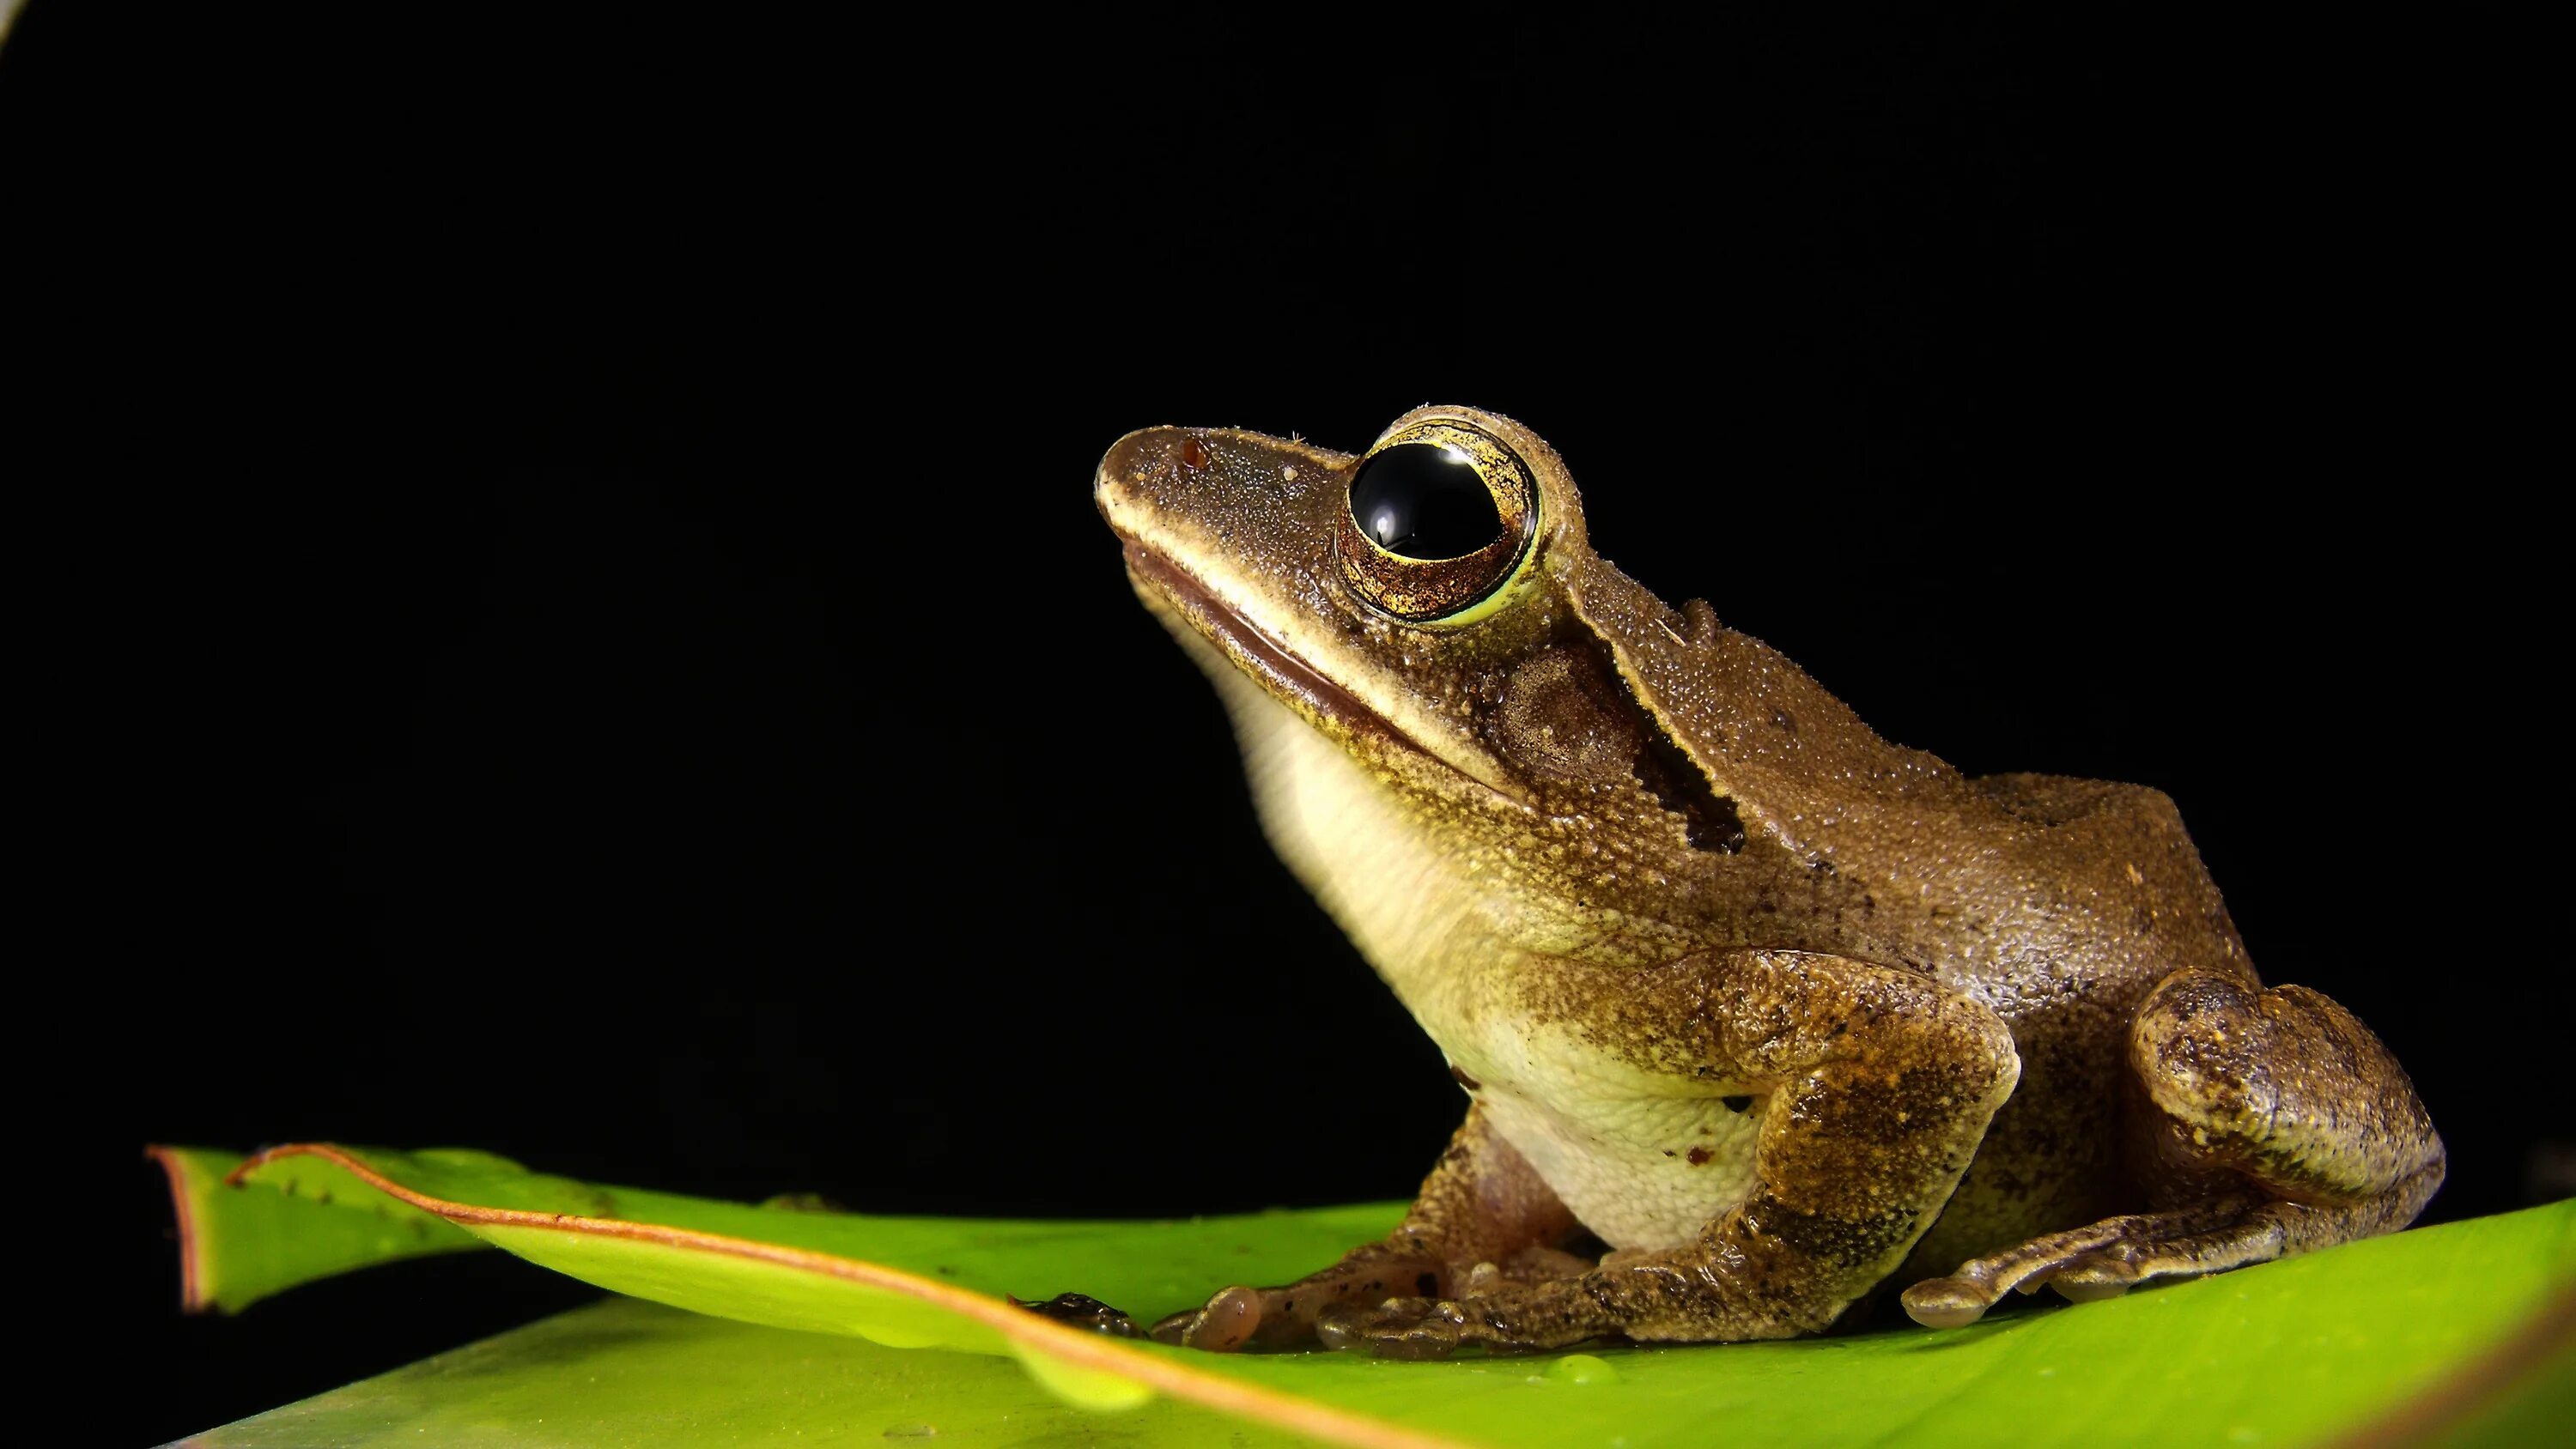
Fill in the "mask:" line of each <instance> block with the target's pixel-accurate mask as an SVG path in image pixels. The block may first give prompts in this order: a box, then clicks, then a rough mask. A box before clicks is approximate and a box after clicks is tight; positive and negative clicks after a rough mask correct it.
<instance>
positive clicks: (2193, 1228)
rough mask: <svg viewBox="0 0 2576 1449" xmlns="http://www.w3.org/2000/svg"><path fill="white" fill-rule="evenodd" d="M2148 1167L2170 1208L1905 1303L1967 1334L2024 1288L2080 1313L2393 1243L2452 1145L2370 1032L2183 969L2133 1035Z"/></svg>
mask: <svg viewBox="0 0 2576 1449" xmlns="http://www.w3.org/2000/svg"><path fill="white" fill-rule="evenodd" d="M2129 1065H2130V1067H2131V1069H2132V1071H2133V1072H2134V1074H2135V1082H2136V1087H2137V1091H2136V1092H2135V1094H2134V1096H2133V1103H2134V1107H2133V1114H2132V1115H2133V1119H2134V1120H2133V1128H2134V1129H2135V1135H2136V1137H2137V1139H2138V1141H2139V1143H2140V1153H2139V1156H2140V1162H2139V1171H2140V1173H2141V1175H2142V1176H2144V1177H2145V1178H2146V1180H2147V1186H2148V1188H2149V1192H2150V1196H2151V1197H2152V1198H2153V1199H2154V1200H2156V1201H2158V1202H2159V1203H2160V1204H2163V1205H2164V1210H2162V1211H2157V1212H2147V1213H2137V1214H2132V1215H2129V1216H2126V1217H2117V1218H2107V1219H2104V1220H2103V1221H2101V1222H2098V1223H2094V1224H2092V1225H2090V1226H2088V1227H2082V1228H2076V1229H2073V1230H2071V1231H2067V1232H2062V1233H2053V1234H2050V1235H2048V1236H2046V1237H2041V1238H2036V1239H2033V1240H2032V1241H2030V1242H2027V1243H2024V1244H2021V1245H2020V1246H2018V1247H2015V1248H2011V1249H2007V1250H2006V1251H2004V1252H2001V1253H1996V1254H1992V1255H1990V1256H1987V1257H1983V1258H1978V1259H1975V1260H1974V1261H1971V1262H1969V1263H1966V1264H1963V1265H1962V1266H1961V1267H1960V1268H1959V1270H1958V1271H1957V1272H1956V1273H1954V1274H1952V1275H1951V1276H1949V1277H1947V1278H1935V1279H1931V1280H1929V1281H1927V1282H1923V1283H1917V1284H1915V1285H1914V1286H1913V1287H1911V1288H1909V1289H1907V1290H1906V1291H1905V1295H1904V1302H1905V1311H1906V1312H1907V1313H1909V1314H1911V1315H1913V1317H1914V1319H1915V1321H1916V1322H1918V1323H1923V1324H1927V1325H1929V1326H1931V1327H1935V1328H1951V1327H1956V1326H1958V1325H1960V1324H1965V1323H1973V1322H1975V1321H1976V1320H1977V1319H1978V1318H1979V1317H1980V1316H1982V1315H1983V1314H1984V1313H1985V1311H1986V1310H1987V1309H1988V1308H1990V1307H1992V1306H1993V1305H1994V1304H1995V1302H1996V1301H1997V1300H1999V1299H2000V1298H2002V1296H2003V1295H2004V1294H2005V1293H2007V1292H2009V1291H2012V1290H2014V1289H2019V1290H2021V1291H2022V1292H2025V1293H2029V1292H2035V1291H2037V1290H2038V1289H2039V1288H2040V1287H2042V1286H2043V1285H2045V1286H2053V1287H2055V1288H2056V1289H2057V1290H2058V1292H2060V1293H2061V1294H2064V1295H2065V1296H2066V1297H2068V1298H2072V1299H2076V1300H2078V1301H2084V1300H2089V1299H2094V1298H2108V1297H2114V1296H2116V1295H2118V1294H2120V1293H2122V1292H2125V1291H2127V1289H2128V1288H2129V1286H2130V1285H2131V1284H2134V1283H2139V1282H2142V1281H2145V1280H2147V1279H2150V1278H2162V1277H2184V1276H2191V1275H2196V1274H2202V1273H2216V1272H2222V1271H2224V1270H2226V1269H2229V1268H2239V1267H2244V1266H2245V1265H2247V1264H2250V1263H2261V1262H2266V1261H2269V1260H2270V1259H2273V1258H2284V1257H2289V1256H2291V1255H2293V1254H2297V1253H2305V1252H2310V1251H2313V1250H2315V1249H2318V1248H2326V1247H2332V1246H2334V1245H2335V1244H2337V1243H2346V1242H2351V1241H2352V1240H2354V1239H2356V1238H2366V1237H2370V1236H2373V1235H2375V1234H2379V1233H2385V1232H2393V1231H2395V1230H2396V1229H2398V1228H2402V1227H2404V1226H2405V1225H2406V1224H2408V1223H2409V1222H2412V1221H2414V1218H2415V1215H2416V1214H2417V1213H2419V1212H2421V1211H2423V1208H2424V1204H2425V1202H2426V1201H2427V1200H2429V1199H2430V1198H2431V1197H2432V1196H2433V1190H2434V1189H2435V1188H2438V1187H2440V1186H2441V1185H2442V1170H2443V1157H2442V1139H2441V1138H2440V1137H2439V1136H2437V1135H2435V1133H2434V1131H2433V1123H2432V1120H2431V1118H2429V1117H2428V1116H2426V1115H2425V1112H2424V1105H2423V1103H2422V1102H2421V1101H2419V1100H2418V1099H2417V1098H2416V1095H2415V1088H2414V1085H2413V1084H2412V1083H2411V1082H2409V1081H2408V1080H2407V1078H2406V1073H2405V1071H2404V1069H2402V1068H2401V1067H2399V1066H2398V1065H2397V1059H2396V1058H2395V1057H2393V1056H2391V1055H2390V1054H2389V1052H2388V1049H2387V1048H2386V1047H2385V1046H2382V1045H2381V1044H2380V1042H2379V1039H2378V1038H2377V1037H2375V1036H2373V1035H2371V1033H2370V1029H2369V1028H2367V1027H2365V1026H2363V1025H2362V1024H2361V1023H2360V1021H2358V1020H2356V1019H2355V1018H2354V1017H2353V1015H2352V1013H2350V1012H2348V1011H2346V1010H2344V1009H2343V1008H2342V1007H2341V1006H2338V1005H2336V1004H2335V1003H2334V1001H2332V1000H2331V999H2329V998H2328V997H2326V996H2324V995H2322V994H2321V993H2318V992H2315V991H2310V990H2308V989H2307V988H2305V987H2302V986H2282V987H2277V988H2275V989H2272V990H2268V991H2267V990H2264V989H2263V988H2262V987H2260V986H2258V985H2255V984H2254V983H2253V982H2251V981H2248V980H2245V979H2243V978H2240V977H2234V976H2228V975H2223V974H2221V973H2218V972H2212V971H2186V972H2181V973H2179V974H2177V975H2174V976H2171V977H2168V978H2166V979H2165V980H2164V981H2163V982H2161V983H2159V984H2158V985H2157V987H2156V989H2155V990H2154V991H2153V992H2151V993H2149V994H2148V997H2147V999H2146V1001H2145V1002H2144V1004H2142V1005H2141V1006H2140V1008H2139V1011H2138V1016H2137V1020H2136V1022H2135V1024H2134V1026H2133V1027H2132V1028H2131V1031H2130V1038H2129Z"/></svg>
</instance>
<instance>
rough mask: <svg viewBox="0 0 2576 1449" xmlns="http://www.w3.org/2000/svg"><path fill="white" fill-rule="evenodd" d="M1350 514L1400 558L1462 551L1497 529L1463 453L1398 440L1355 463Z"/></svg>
mask: <svg viewBox="0 0 2576 1449" xmlns="http://www.w3.org/2000/svg"><path fill="white" fill-rule="evenodd" d="M1351 519H1352V521H1353V522H1356V523H1357V524H1359V526H1360V532H1362V533H1365V534H1367V535H1368V536H1369V537H1370V538H1371V539H1372V540H1374V541H1375V542H1376V544H1377V546H1378V547H1380V548H1382V549H1385V550H1386V551H1387V552H1388V553H1394V554H1402V555H1403V556H1405V557H1406V558H1425V559H1430V558H1463V557H1465V556H1466V555H1468V554H1471V553H1474V552H1475V551H1476V550H1478V549H1480V548H1483V547H1484V546H1485V545H1487V544H1489V543H1492V542H1493V541H1494V540H1495V539H1497V538H1500V537H1502V536H1503V515H1502V514H1501V512H1500V511H1498V510H1497V509H1496V508H1495V507H1494V495H1493V494H1492V493H1490V492H1488V491H1487V490H1486V488H1485V480H1484V477H1483V476H1482V475H1481V474H1479V473H1477V471H1476V465H1475V464H1473V463H1471V462H1469V461H1468V460H1467V455H1466V454H1464V453H1462V452H1459V451H1458V450H1457V449H1455V448H1446V447H1442V446H1440V445H1439V444H1437V443H1405V444H1400V445H1398V446H1396V447H1392V448H1389V449H1387V450H1386V451H1385V452H1383V453H1380V454H1378V455H1377V456H1376V457H1374V458H1371V459H1369V460H1368V461H1367V462H1365V463H1362V464H1361V465H1360V472H1359V476H1358V477H1356V478H1353V479H1352V480H1351Z"/></svg>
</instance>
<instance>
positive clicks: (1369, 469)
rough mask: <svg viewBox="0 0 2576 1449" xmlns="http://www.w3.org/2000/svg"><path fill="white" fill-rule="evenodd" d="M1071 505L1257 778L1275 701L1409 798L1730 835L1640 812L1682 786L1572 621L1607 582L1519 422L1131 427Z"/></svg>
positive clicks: (1677, 817)
mask: <svg viewBox="0 0 2576 1449" xmlns="http://www.w3.org/2000/svg"><path fill="white" fill-rule="evenodd" d="M1094 491H1095V495H1096V497H1097V500H1098V502H1099V505H1100V510H1101V512H1102V514H1103V515H1105V516H1106V517H1107V518H1108V520H1109V524H1110V527H1111V528H1113V529H1115V530H1116V531H1117V533H1118V536H1119V537H1120V539H1121V540H1122V541H1124V543H1125V544H1126V554H1127V570H1128V575H1129V577H1130V579H1131V580H1132V581H1133V582H1134V584H1135V587H1136V591H1137V593H1138V595H1139V596H1141V597H1142V598H1143V599H1144V601H1145V603H1146V605H1147V607H1148V608H1150V609H1151V610H1152V611H1153V612H1154V613H1155V615H1156V616H1157V617H1159V618H1161V619H1162V620H1163V622H1164V624H1165V625H1166V627H1168V628H1170V629H1171V631H1172V633H1173V634H1174V636H1175V637H1177V638H1178V639H1179V640H1180V641H1181V642H1182V644H1183V645H1184V646H1185V647H1187V648H1188V650H1189V652H1190V653H1191V655H1192V656H1193V657H1194V658H1196V659H1197V660H1198V662H1199V663H1200V665H1201V666H1202V667H1203V668H1204V669H1206V671H1207V672H1208V674H1209V675H1210V677H1211V678H1213V679H1215V680H1216V682H1217V685H1218V688H1219V690H1220V692H1221V693H1223V694H1224V695H1225V696H1226V698H1227V702H1228V705H1229V707H1230V709H1231V710H1232V712H1233V714H1234V717H1235V721H1236V726H1237V730H1238V733H1239V734H1240V735H1241V737H1242V740H1243V743H1244V746H1245V750H1246V753H1247V755H1249V756H1252V757H1253V758H1254V763H1255V765H1256V769H1258V767H1259V764H1260V759H1261V757H1262V756H1263V754H1264V742H1265V741H1266V740H1268V739H1269V738H1270V736H1271V735H1272V734H1273V733H1275V732H1276V730H1277V729H1278V728H1279V726H1280V724H1281V717H1280V715H1279V712H1278V710H1276V709H1273V708H1271V707H1270V706H1271V704H1272V703H1274V702H1275V703H1276V704H1278V705H1284V706H1285V707H1286V709H1287V710H1288V711H1289V713H1290V714H1292V715H1293V716H1295V717H1296V718H1297V719H1300V720H1302V721H1303V722H1304V724H1305V725H1306V726H1308V727H1311V730H1312V731H1313V732H1315V733H1318V734H1320V735H1322V736H1323V737H1325V738H1326V739H1329V740H1331V741H1332V742H1333V743H1334V744H1336V745H1338V746H1339V747H1340V751H1341V752H1342V753H1344V754H1346V755H1347V756H1348V757H1350V758H1352V759H1355V760H1357V761H1358V762H1359V763H1361V764H1362V765H1363V766H1365V767H1367V768H1368V769H1369V771H1370V773H1372V774H1373V775H1375V776H1376V777H1377V778H1378V779H1379V780H1381V781H1382V782H1384V783H1386V784H1389V785H1392V786H1395V787H1397V788H1398V789H1400V790H1404V791H1406V792H1408V793H1412V794H1416V795H1431V796H1437V797H1441V798H1443V799H1448V800H1456V801H1462V802H1463V801H1475V802H1478V803H1481V804H1484V805H1489V806H1490V805H1505V804H1508V805H1516V806H1520V807H1524V808H1529V807H1535V808H1537V809H1538V810H1540V811H1541V812H1543V813H1546V812H1551V811H1554V810H1555V809H1557V808H1558V807H1561V806H1563V805H1565V804H1567V803H1568V802H1569V797H1571V796H1580V797H1582V798H1581V800H1580V803H1579V804H1577V805H1576V807H1575V808H1576V809H1577V810H1578V811H1579V812H1581V813H1585V814H1587V815H1588V816H1590V817H1592V818H1596V819H1598V818H1603V817H1604V815H1605V807H1607V806H1608V805H1609V804H1610V802H1609V801H1608V800H1606V799H1604V798H1603V796H1604V792H1610V793H1614V794H1617V795H1620V796H1623V797H1634V798H1636V799H1637V800H1638V803H1639V804H1640V806H1641V807H1642V808H1643V809H1644V811H1645V814H1646V815H1647V816H1648V817H1649V818H1648V819H1640V820H1637V821H1635V822H1634V823H1635V824H1636V825H1638V826H1641V827H1646V828H1649V829H1650V830H1651V833H1653V834H1656V835H1658V836H1664V835H1668V836H1669V837H1670V838H1671V841H1672V842H1673V843H1674V844H1676V845H1682V844H1683V843H1684V842H1685V841H1686V840H1687V841H1689V842H1691V843H1696V844H1699V845H1701V846H1702V847H1703V848H1705V847H1706V845H1707V843H1708V841H1709V839H1710V838H1712V837H1713V836H1714V837H1719V838H1722V837H1724V836H1725V835H1726V834H1727V833H1728V832H1730V831H1732V832H1735V838H1736V839H1739V840H1740V838H1741V836H1740V829H1739V827H1737V826H1736V825H1735V824H1734V822H1733V821H1732V820H1731V819H1726V820H1713V819H1694V818H1689V817H1691V816H1692V814H1693V812H1692V811H1691V810H1689V809H1682V808H1680V807H1671V808H1668V809H1656V808H1654V801H1655V798H1656V797H1658V796H1660V797H1661V798H1662V799H1663V800H1664V801H1665V802H1666V803H1667V805H1668V806H1671V802H1673V801H1676V800H1678V799H1680V798H1682V797H1683V796H1684V795H1687V794H1704V792H1695V791H1689V790H1685V789H1683V788H1681V787H1682V786H1683V785H1684V783H1685V782H1684V781H1683V780H1682V779H1681V778H1680V776H1683V775H1690V774H1695V773H1696V772H1695V771H1694V770H1692V769H1691V768H1690V766H1689V765H1688V764H1687V762H1686V761H1681V760H1677V759H1675V758H1673V756H1674V755H1675V753H1676V752H1675V751H1673V750H1672V748H1671V746H1670V742H1669V740H1667V739H1666V738H1665V737H1664V734H1663V732H1662V731H1661V730H1660V729H1658V728H1657V727H1656V726H1655V725H1654V724H1653V723H1652V721H1651V719H1650V717H1649V716H1648V715H1647V714H1646V713H1645V712H1642V711H1641V710H1640V709H1639V708H1638V706H1637V704H1636V703H1635V701H1634V700H1633V699H1632V697H1631V695H1630V693H1629V691H1628V689H1627V688H1626V687H1625V686H1624V685H1623V684H1622V682H1621V680H1620V678H1619V672H1620V671H1619V666H1618V664H1617V663H1616V657H1617V651H1615V650H1614V649H1612V648H1610V647H1608V641H1606V640H1604V639H1603V638H1601V637H1600V634H1599V631H1598V626H1597V625H1596V624H1594V623H1592V622H1590V621H1588V620H1587V619H1586V617H1585V611H1583V610H1581V609H1578V608H1577V607H1576V606H1575V605H1576V601H1577V598H1578V596H1579V595H1580V592H1581V590H1582V589H1583V587H1584V580H1585V579H1586V578H1587V577H1589V576H1592V575H1595V574H1599V573H1602V572H1605V571H1607V566H1606V565H1603V564H1601V563H1600V562H1599V560H1597V559H1595V558H1594V557H1593V555H1592V551H1591V549H1590V547H1589V546H1588V545H1587V543H1586V541H1585V536H1584V528H1583V511H1582V504H1581V501H1580V499H1579V498H1578V497H1577V495H1576V493H1575V488H1574V480H1573V478H1572V477H1571V476H1570V475H1569V474H1568V473H1567V471H1566V468H1565V465H1564V463H1563V462H1562V461H1561V460H1560V459H1559V458H1558V457H1557V455H1556V452H1555V450H1554V449H1552V448H1550V447H1549V446H1548V445H1547V444H1546V443H1545V442H1544V441H1542V440H1541V439H1540V438H1539V437H1538V435H1537V434H1535V433H1533V432H1531V431H1530V430H1529V429H1527V428H1525V427H1523V426H1521V425H1520V424H1519V423H1516V422H1514V421H1512V420H1511V419H1509V418H1505V417H1500V416H1497V415H1495V414H1493V413H1487V412H1480V411H1477V410H1475V409H1472V408H1463V407H1424V408H1417V409H1415V410H1414V411H1412V412H1410V413H1407V414H1405V415H1404V416H1403V417H1400V418H1398V419H1396V420H1395V422H1394V423H1393V424H1391V425H1390V426H1389V427H1388V428H1387V429H1386V431H1385V432H1384V433H1383V434H1381V435H1380V436H1379V438H1378V440H1377V442H1376V443H1375V444H1374V445H1372V446H1371V447H1370V448H1369V450H1368V451H1367V452H1365V453H1362V454H1359V455H1357V456H1353V455H1351V454H1347V453H1336V452H1331V451H1328V450H1326V449H1322V448H1317V447H1312V446H1309V445H1308V444H1305V443H1302V442H1295V441H1288V440H1283V439H1279V438H1271V437H1265V436H1262V435H1260V434H1257V433H1247V432H1239V431H1234V430H1229V429H1221V428H1168V427H1167V428H1148V429H1146V430H1144V431H1142V432H1137V433H1131V434H1129V435H1128V436H1126V437H1124V438H1122V439H1120V440H1119V441H1118V443H1117V445H1116V446H1114V447H1112V448H1111V449H1110V450H1109V454H1108V456H1107V457H1106V458H1104V459H1103V460H1102V461H1101V465H1100V471H1099V475H1098V478H1097V481H1096V483H1095V485H1094ZM1666 627H1669V626H1666ZM1505 813H1506V814H1518V813H1520V812H1518V811H1511V810H1506V811H1505Z"/></svg>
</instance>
